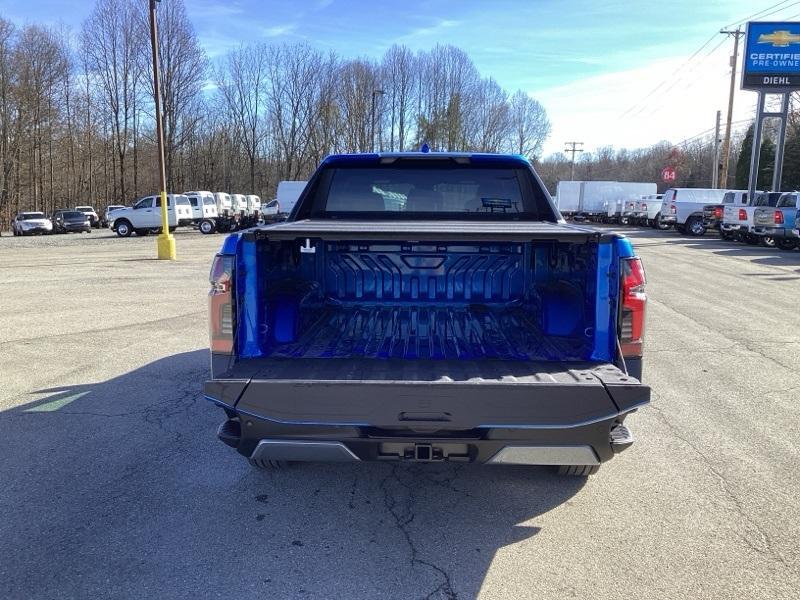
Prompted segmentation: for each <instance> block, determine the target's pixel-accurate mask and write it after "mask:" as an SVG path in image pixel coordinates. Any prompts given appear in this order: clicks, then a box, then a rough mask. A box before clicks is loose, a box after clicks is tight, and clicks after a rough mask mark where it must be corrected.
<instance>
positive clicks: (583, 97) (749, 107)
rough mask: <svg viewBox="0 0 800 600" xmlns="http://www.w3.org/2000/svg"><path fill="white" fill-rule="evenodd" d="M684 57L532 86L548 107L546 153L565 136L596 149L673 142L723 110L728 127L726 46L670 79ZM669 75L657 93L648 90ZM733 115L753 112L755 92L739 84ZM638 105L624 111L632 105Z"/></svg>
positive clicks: (557, 147) (708, 123)
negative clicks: (549, 130) (540, 87)
mask: <svg viewBox="0 0 800 600" xmlns="http://www.w3.org/2000/svg"><path fill="white" fill-rule="evenodd" d="M685 60H686V59H685V58H665V59H661V60H656V61H653V62H651V63H649V64H647V65H645V66H643V67H640V68H636V69H630V70H626V71H618V72H613V73H604V74H602V75H595V76H591V77H586V78H583V79H578V80H576V81H573V82H571V83H569V84H566V85H562V86H558V87H553V88H548V89H544V90H539V91H536V92H531V95H532V96H534V97H535V98H536V99H537V100H539V101H540V102H541V103H542V104H543V105H544V107H545V109H546V110H547V113H548V116H549V117H550V121H551V123H552V126H553V129H552V133H551V134H550V137H549V139H548V141H547V143H546V144H545V147H544V154H545V156H546V155H548V154H551V153H553V152H559V151H562V150H563V149H564V142H566V141H573V140H574V141H583V142H584V144H585V145H584V148H585V149H586V150H588V151H592V150H594V149H596V148H598V147H600V146H615V147H617V148H620V147H626V148H641V147H646V146H650V145H652V144H654V143H656V142H659V141H661V140H668V141H671V142H673V143H678V142H681V141H682V140H685V139H686V138H689V137H692V136H694V135H697V134H699V133H701V132H703V131H705V130H708V129H712V128H713V127H714V119H715V116H716V111H717V110H721V111H722V122H723V129H724V122H725V116H726V114H727V106H728V89H729V85H730V71H729V70H728V57H727V56H726V53H725V52H724V50H723V51H722V52H716V53H714V54H712V55H710V56H708V57H707V58H706V59H705V60H702V61H699V62H695V63H693V65H690V66H689V67H687V68H686V69H685V70H682V72H683V73H684V74H685V75H684V76H683V77H681V78H678V76H677V75H676V76H675V77H674V78H672V79H669V77H670V75H671V74H672V73H674V72H675V70H676V69H678V67H680V66H681V65H683V63H684V62H685ZM665 78H667V82H666V83H665V84H664V85H663V86H662V87H661V88H660V89H659V90H658V91H657V92H656V93H654V94H653V95H651V96H650V97H649V98H647V99H646V100H645V101H644V102H641V101H642V100H643V98H644V97H645V96H647V94H649V93H650V91H651V90H652V89H653V88H655V87H656V86H658V85H659V84H660V83H661V82H662V81H664V80H665ZM738 87H739V81H738V78H737V91H736V97H735V102H734V114H733V120H734V121H738V120H741V119H746V118H749V117H752V116H753V115H754V114H755V109H754V106H755V102H756V95H755V94H754V93H752V92H746V91H741V90H739V89H738ZM634 105H638V107H637V108H636V109H634V110H632V111H630V112H629V113H628V114H627V115H626V116H622V115H623V113H625V111H626V110H628V109H629V108H630V107H632V106H634Z"/></svg>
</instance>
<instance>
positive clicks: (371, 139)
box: [369, 90, 386, 152]
mask: <svg viewBox="0 0 800 600" xmlns="http://www.w3.org/2000/svg"><path fill="white" fill-rule="evenodd" d="M385 93H386V92H384V91H383V90H372V112H371V113H370V123H371V127H370V133H369V143H370V145H371V146H372V151H373V152H375V96H377V95H378V94H380V95H381V96H383V95H384V94H385Z"/></svg>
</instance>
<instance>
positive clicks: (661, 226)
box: [653, 213, 669, 231]
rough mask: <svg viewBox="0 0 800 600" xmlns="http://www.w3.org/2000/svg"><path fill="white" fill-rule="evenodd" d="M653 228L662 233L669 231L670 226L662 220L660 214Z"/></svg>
mask: <svg viewBox="0 0 800 600" xmlns="http://www.w3.org/2000/svg"><path fill="white" fill-rule="evenodd" d="M653 227H655V228H656V229H658V230H660V231H666V230H667V229H669V225H668V224H667V223H664V222H663V221H662V220H661V213H658V214H657V215H656V219H655V221H653Z"/></svg>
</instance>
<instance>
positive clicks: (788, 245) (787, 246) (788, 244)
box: [775, 239, 797, 250]
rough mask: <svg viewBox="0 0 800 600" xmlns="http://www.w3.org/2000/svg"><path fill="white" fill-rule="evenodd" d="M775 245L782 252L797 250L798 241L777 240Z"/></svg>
mask: <svg viewBox="0 0 800 600" xmlns="http://www.w3.org/2000/svg"><path fill="white" fill-rule="evenodd" d="M775 245H776V246H777V247H778V248H780V249H781V250H794V249H795V248H797V241H796V240H787V239H777V240H775Z"/></svg>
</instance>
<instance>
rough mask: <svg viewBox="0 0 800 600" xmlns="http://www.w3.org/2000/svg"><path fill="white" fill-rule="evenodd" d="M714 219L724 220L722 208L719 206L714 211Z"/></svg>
mask: <svg viewBox="0 0 800 600" xmlns="http://www.w3.org/2000/svg"><path fill="white" fill-rule="evenodd" d="M714 218H715V219H721V218H722V207H721V206H717V207H716V208H715V209H714Z"/></svg>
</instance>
